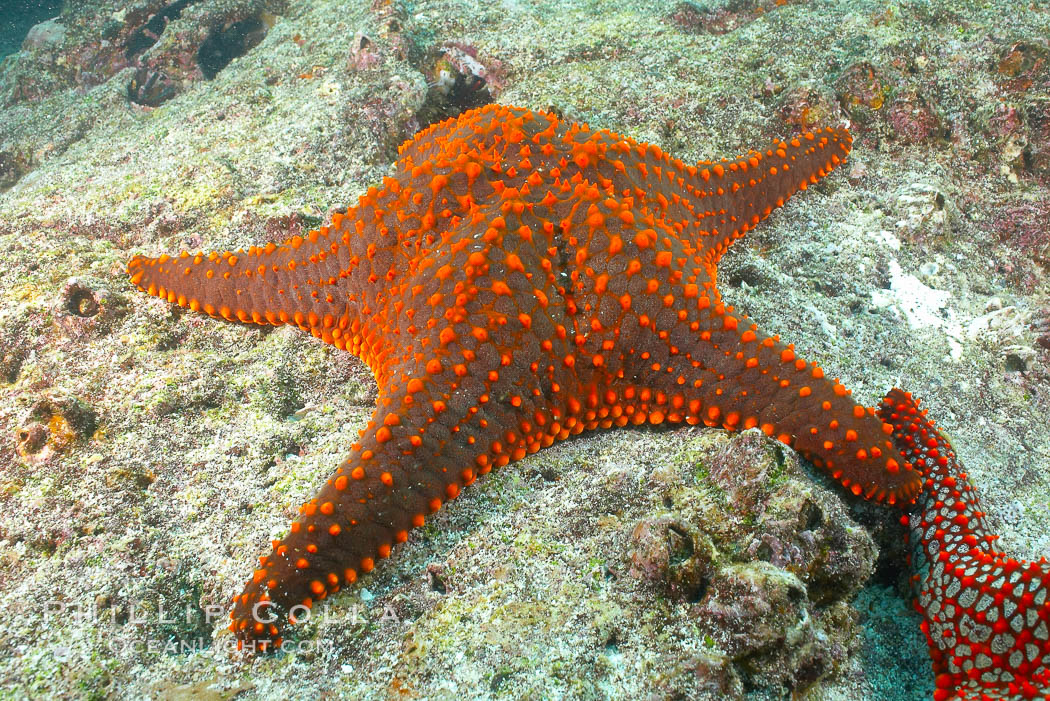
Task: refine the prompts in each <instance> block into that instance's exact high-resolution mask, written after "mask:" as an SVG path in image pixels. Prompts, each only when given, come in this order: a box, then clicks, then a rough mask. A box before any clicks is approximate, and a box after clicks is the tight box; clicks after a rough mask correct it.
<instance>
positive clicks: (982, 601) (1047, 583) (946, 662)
mask: <svg viewBox="0 0 1050 701" xmlns="http://www.w3.org/2000/svg"><path fill="white" fill-rule="evenodd" d="M878 412H879V415H880V416H881V417H882V419H883V420H884V421H887V422H888V423H890V424H891V425H892V426H893V429H894V433H893V438H894V441H895V442H896V444H897V445H898V447H900V449H901V450H902V451H903V452H904V454H905V455H906V456H907V457H908V459H909V460H911V461H912V463H913V464H914V465H915V468H916V470H918V471H920V472H921V473H922V475H923V478H924V490H923V493H922V496H921V497H920V498H919V509H917V510H916V511H915V512H914V513H912V514H911V515H910V516H905V517H903V518H902V521H903V523H904V525H906V526H908V528H909V530H910V534H911V535H910V538H911V541H912V553H911V556H910V559H911V566H912V571H913V572H914V573H915V574H914V576H913V577H912V584H913V587H914V589H915V594H916V601H915V606H916V608H917V609H918V610H919V612H920V613H921V614H922V615H923V617H924V619H925V620H923V623H922V630H923V632H924V633H925V634H926V640H927V642H928V643H929V646H930V656H931V657H932V659H933V669H934V673H935V674H936V683H937V690H936V692H935V693H934V699H935V700H936V701H948V700H949V699H958V700H960V701H961V700H964V699H987V700H989V701H992V700H998V699H1003V700H1007V699H1011V700H1012V699H1035V698H1041V699H1042V698H1047V697H1050V600H1048V599H1050V562H1047V560H1046V558H1045V557H1044V558H1042V559H1040V560H1039V561H1038V562H1025V561H1023V560H1015V559H1013V558H1011V557H1009V556H1008V555H1006V554H1005V553H1003V552H1001V551H1000V550H999V549H998V548H997V547H996V545H995V542H996V540H998V536H995V535H992V533H991V531H990V530H989V529H988V525H987V522H986V520H985V514H984V512H983V511H982V510H981V505H980V502H979V500H978V499H977V492H976V491H975V490H974V487H973V485H972V484H970V480H969V476H968V475H967V473H966V471H965V470H964V469H963V467H962V465H961V463H960V462H959V460H958V457H957V456H956V454H955V451H954V450H953V449H952V446H951V443H949V442H948V439H947V438H945V436H944V434H943V433H942V432H941V431H940V429H938V428H937V427H936V426H935V425H934V422H933V421H931V420H930V419H929V418H927V416H926V411H925V410H921V411H920V410H919V402H918V400H917V399H914V398H913V397H912V396H911V394H910V393H907V392H904V391H902V390H899V389H894V390H891V391H890V393H889V394H887V395H886V398H885V399H884V400H883V401H882V404H881V405H880V406H879V410H878Z"/></svg>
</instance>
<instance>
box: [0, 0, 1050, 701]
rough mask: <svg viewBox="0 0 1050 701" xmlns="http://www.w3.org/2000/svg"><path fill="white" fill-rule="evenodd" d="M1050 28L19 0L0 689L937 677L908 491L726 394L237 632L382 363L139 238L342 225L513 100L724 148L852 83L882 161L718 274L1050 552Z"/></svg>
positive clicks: (763, 233)
mask: <svg viewBox="0 0 1050 701" xmlns="http://www.w3.org/2000/svg"><path fill="white" fill-rule="evenodd" d="M1048 36H1050V8H1048V6H1047V5H1046V4H1045V3H1037V2H1030V1H1026V2H1011V1H1004V2H995V3H989V2H977V1H973V0H971V1H964V2H955V1H949V0H899V1H896V2H883V1H881V0H880V1H878V2H876V1H875V0H824V1H821V2H814V1H807V0H788V1H784V0H711V1H709V2H691V1H688V0H686V1H681V0H665V1H657V2H648V1H642V0H637V1H632V0H627V1H625V2H601V1H599V0H569V1H566V2H562V1H557V2H555V1H550V2H544V1H542V0H527V1H526V0H506V1H505V2H478V1H475V0H429V1H418V2H407V1H406V2H392V1H389V0H369V1H367V2H366V1H361V2H335V1H332V0H318V1H316V2H308V1H306V0H301V1H295V0H174V1H165V0H135V2H131V3H128V2H118V1H116V0H82V1H78V2H67V3H51V4H49V3H24V2H15V3H12V2H3V3H2V4H0V57H2V58H0V271H2V274H0V394H2V398H0V435H2V436H3V437H4V439H3V441H2V442H0V504H2V508H0V610H3V611H5V612H6V613H5V616H4V617H3V619H2V620H0V690H2V691H0V695H4V696H11V697H15V698H18V697H36V696H43V695H48V696H51V695H64V696H72V697H85V698H103V697H107V696H123V695H140V696H156V697H166V698H175V697H184V696H189V695H193V696H198V695H206V696H210V697H212V698H229V697H232V696H235V695H236V696H237V697H238V698H277V697H299V696H305V695H307V694H309V695H314V696H316V695H321V694H328V695H330V696H333V697H339V698H344V697H345V698H375V699H378V698H388V697H393V696H397V697H416V698H449V697H453V696H455V697H464V698H492V697H506V698H521V697H535V698H638V697H653V698H701V699H727V698H728V699H743V698H746V699H756V700H758V699H780V698H785V697H789V696H790V697H792V698H796V699H856V698H862V697H866V698H870V699H888V700H889V699H901V700H905V699H907V700H911V699H917V698H928V697H929V695H930V694H931V693H932V689H933V677H932V672H931V670H930V663H929V657H928V653H927V650H926V644H925V641H924V639H923V637H922V634H921V633H920V631H919V623H920V620H921V619H920V617H919V616H918V615H917V614H916V613H915V612H914V611H913V609H912V606H911V603H910V596H911V595H910V593H909V589H908V576H909V572H908V568H907V565H906V564H905V555H906V551H907V549H906V548H905V547H904V546H903V544H902V542H901V539H902V536H903V529H902V528H901V526H900V524H899V516H900V514H899V513H897V512H894V511H891V510H887V509H881V508H878V507H875V506H872V505H868V504H863V503H856V502H855V501H854V500H852V499H851V498H848V497H847V496H846V495H845V494H844V493H843V492H842V490H840V489H838V488H837V487H836V485H835V484H833V483H832V482H831V481H830V480H826V479H825V478H824V477H823V476H822V475H820V474H819V473H818V472H817V471H815V470H814V469H813V468H812V467H811V466H809V465H807V464H805V463H804V462H802V461H800V460H799V459H798V458H797V456H796V455H795V454H794V453H793V452H792V451H790V450H787V449H783V448H782V447H780V446H779V445H778V444H776V443H775V442H772V441H767V440H765V439H763V438H761V437H759V436H757V435H755V434H754V433H753V432H752V433H743V434H730V433H727V432H725V431H722V430H717V429H707V428H698V427H679V428H670V429H654V428H649V429H637V428H636V429H620V430H614V431H607V432H597V433H594V434H588V435H583V436H581V437H578V438H576V439H574V440H571V441H568V442H565V443H562V444H559V445H556V446H553V447H552V448H549V449H546V450H543V451H540V452H539V453H537V454H535V455H532V456H529V457H527V458H526V459H524V460H522V461H520V462H517V463H512V464H511V465H509V466H507V467H505V468H503V469H501V470H498V471H494V472H493V473H492V474H490V475H487V476H486V477H484V478H483V479H480V480H479V481H478V482H477V484H475V485H474V486H472V487H471V488H470V489H468V490H466V491H465V492H464V494H463V495H462V496H461V497H460V498H459V499H457V500H456V501H455V502H454V503H453V504H451V505H450V506H449V507H448V508H447V509H443V510H442V511H441V512H439V513H438V514H436V515H435V516H434V517H433V518H432V519H429V520H428V522H427V525H426V526H425V527H424V528H422V529H418V530H417V531H414V532H413V533H412V534H411V536H410V538H409V540H408V542H407V543H406V544H404V545H402V546H399V547H398V548H396V549H395V554H394V555H393V556H392V557H391V558H390V559H389V560H388V561H385V562H383V563H381V566H379V567H377V569H376V571H375V572H374V573H372V574H370V575H368V576H367V577H363V578H362V579H361V581H360V582H359V583H358V584H357V585H355V586H353V587H349V588H347V589H346V590H344V591H343V592H341V593H340V594H338V595H337V596H335V597H332V598H330V599H329V600H327V601H325V602H323V603H320V604H318V605H317V606H316V607H315V608H316V612H317V614H318V616H317V617H315V618H312V619H311V620H310V621H308V622H306V623H304V624H303V625H301V626H298V627H297V629H296V634H297V637H298V639H299V641H301V642H302V643H303V644H302V645H299V646H298V647H297V648H296V649H295V650H294V651H293V652H289V653H286V654H282V655H278V656H274V657H264V658H261V659H257V660H254V661H243V660H240V659H239V658H237V657H236V656H234V655H231V654H230V652H229V649H228V646H229V644H230V641H231V638H232V636H230V635H229V633H228V632H227V631H226V630H225V625H226V618H225V615H226V606H227V605H228V603H229V601H230V599H231V597H232V596H233V595H234V594H235V593H237V592H239V591H240V588H241V585H242V584H243V581H244V579H245V578H247V577H249V576H250V575H251V571H252V567H253V563H254V561H255V560H254V558H255V557H256V556H257V555H258V554H259V553H260V552H262V551H263V549H264V548H266V547H267V544H268V543H269V542H270V539H271V538H277V537H280V536H281V535H283V534H284V532H285V529H286V528H287V524H288V521H289V520H290V519H291V518H292V517H294V515H295V509H296V507H297V506H298V505H299V504H300V503H302V502H303V501H304V500H306V499H309V498H310V497H311V496H313V494H314V492H315V489H316V487H317V485H318V484H320V483H321V482H323V480H324V479H325V478H326V477H327V476H328V475H329V473H330V472H331V470H332V468H333V467H334V466H335V465H336V464H338V463H339V462H340V461H341V460H342V459H343V457H344V454H345V452H346V450H347V447H348V446H349V445H351V444H352V443H353V442H354V441H355V440H357V436H358V431H359V430H360V429H362V428H363V427H364V426H365V425H366V423H367V421H368V417H369V416H370V414H371V410H372V403H373V402H374V399H375V385H374V383H373V382H372V379H371V375H370V373H369V371H368V370H367V368H365V367H364V366H363V364H361V363H360V362H358V361H357V360H356V359H354V358H351V357H350V356H349V355H348V354H346V353H342V352H340V351H338V350H336V349H334V348H332V347H330V346H326V345H323V344H321V343H318V342H316V341H314V340H313V339H311V338H309V337H305V336H304V335H302V334H300V333H298V332H295V331H293V330H291V329H287V328H283V329H263V328H259V327H242V326H238V325H234V324H224V323H218V322H216V321H213V320H211V319H208V318H206V317H203V316H199V315H195V314H191V313H183V312H182V311H181V310H178V309H173V308H171V307H170V306H169V305H167V304H164V303H162V302H161V301H159V300H156V299H153V298H149V297H147V296H146V295H143V294H140V293H138V292H137V291H135V290H134V289H133V287H132V286H131V285H130V284H129V283H128V281H127V276H126V274H125V265H126V263H127V260H128V259H129V258H130V257H131V256H132V255H134V254H136V253H145V254H148V255H158V254H159V253H161V252H174V251H178V250H182V249H187V250H190V251H197V250H202V249H203V250H237V249H238V248H247V247H248V246H251V245H258V244H263V243H264V242H268V241H282V240H284V239H286V238H288V237H290V236H292V235H297V234H302V233H303V232H305V231H308V230H309V229H310V228H316V227H317V226H319V225H321V224H323V223H325V222H327V220H328V218H329V217H330V215H331V213H332V212H333V211H335V210H336V209H338V208H342V207H345V206H346V205H348V204H351V203H353V202H355V201H356V199H357V198H358V197H360V196H361V195H362V194H363V193H365V191H366V190H367V188H368V187H369V186H372V185H376V184H378V183H380V181H381V180H382V178H383V177H384V176H386V175H389V174H390V173H391V171H392V164H393V162H394V160H395V158H396V154H397V147H398V145H399V144H400V143H402V142H403V141H404V140H406V139H408V138H411V137H412V135H413V134H415V133H416V132H417V131H418V130H419V129H421V128H423V127H425V126H427V125H428V124H431V123H434V122H437V121H440V120H442V119H445V118H448V117H452V116H455V115H456V114H458V113H460V112H461V111H463V110H465V109H470V108H473V107H477V106H479V105H482V104H486V103H488V102H500V103H505V104H514V105H521V106H526V107H530V108H534V109H543V110H551V111H554V112H555V113H557V114H559V115H561V116H562V117H563V118H565V119H568V120H578V121H585V122H587V123H588V124H590V125H591V126H592V127H593V128H608V129H612V130H614V131H616V132H619V133H622V134H624V135H628V136H630V137H632V138H635V139H638V140H640V141H647V142H651V143H655V144H658V145H659V146H660V147H661V148H663V149H664V150H665V151H667V152H669V153H671V154H672V155H674V156H676V157H678V158H681V159H683V160H685V161H687V162H693V161H697V160H700V159H710V158H716V157H722V156H731V155H735V154H737V153H741V152H745V151H746V150H747V149H748V148H752V147H755V146H757V145H762V144H766V143H768V142H769V141H770V139H772V138H773V137H775V136H776V137H788V136H791V135H793V134H797V133H799V132H800V131H804V130H805V129H807V128H810V127H813V126H819V125H827V124H839V123H843V122H848V123H849V124H850V126H851V129H852V131H853V134H854V137H855V139H856V142H855V145H854V151H853V153H852V154H851V156H850V160H849V162H848V163H847V165H846V166H845V167H844V168H842V169H840V171H839V172H837V173H836V174H835V175H833V176H832V177H830V178H828V179H827V180H826V181H824V182H822V183H821V184H820V185H819V186H816V187H814V188H812V189H811V191H809V192H807V193H806V194H805V196H803V197H799V198H797V199H795V200H792V201H791V202H790V203H789V204H788V205H787V206H786V207H785V208H784V209H783V210H781V211H779V212H778V213H777V214H775V215H774V216H773V217H771V219H770V220H769V221H768V222H766V223H765V224H764V225H763V226H762V227H760V228H759V229H757V230H756V231H755V232H753V233H752V234H750V235H749V236H748V238H746V239H744V240H742V241H740V242H739V243H737V244H736V245H735V246H734V249H733V250H732V252H730V253H729V254H728V255H727V257H726V259H725V260H724V262H723V264H722V268H721V273H720V283H721V289H722V292H723V294H724V295H725V297H726V299H727V300H728V301H729V302H731V303H732V304H734V305H735V306H737V307H738V308H739V309H741V310H742V311H743V312H744V313H746V314H748V315H749V316H751V317H753V318H754V319H755V320H756V322H757V323H758V324H759V325H760V327H761V328H763V329H765V330H767V331H770V332H776V333H779V334H781V335H782V336H783V338H784V339H786V340H789V341H792V342H794V343H795V344H796V347H797V349H798V351H799V355H800V356H802V357H804V358H807V359H811V360H816V361H818V362H819V363H820V365H821V366H822V367H824V368H825V369H826V371H827V372H828V373H829V375H832V376H838V377H841V378H842V381H843V383H844V384H845V385H846V386H847V387H849V388H851V389H852V390H853V392H854V394H855V396H856V397H858V399H859V400H860V401H862V402H864V403H866V404H869V405H870V404H873V403H875V402H876V401H877V400H878V399H879V398H881V397H882V396H883V394H884V393H885V391H886V390H887V389H889V388H890V387H892V386H903V387H905V388H906V389H909V390H911V391H914V392H915V393H916V394H918V395H919V396H921V397H923V398H924V406H929V407H930V411H931V414H932V415H933V416H935V417H937V420H938V422H939V423H940V424H941V425H943V426H944V427H945V428H946V429H947V430H948V432H949V433H950V434H951V438H952V442H953V444H954V446H955V448H956V450H957V451H958V452H959V454H960V455H961V457H962V460H963V462H964V463H965V464H966V465H967V467H968V470H969V473H970V476H971V479H972V480H973V482H974V483H975V484H976V485H977V488H978V490H979V491H980V494H981V496H982V499H983V503H984V506H985V508H986V510H987V511H988V512H989V518H990V520H991V523H992V525H993V526H994V530H995V532H997V533H1000V534H1002V536H1003V541H1002V545H1003V547H1004V549H1006V550H1007V551H1009V552H1011V553H1012V554H1014V555H1017V556H1019V557H1025V558H1028V559H1038V558H1039V557H1040V556H1042V555H1044V554H1046V553H1048V552H1050V424H1048V422H1047V421H1046V416H1047V415H1048V412H1050V286H1048V283H1047V266H1048V265H1050V235H1048V233H1047V221H1048V220H1050V191H1048V189H1047V184H1048V181H1050V45H1048V42H1047V37H1048ZM209 607H214V608H215V609H217V610H219V611H220V615H218V616H217V617H215V618H213V619H210V620H209V617H208V613H209V611H210V610H211V609H210V608H209ZM322 614H324V615H322Z"/></svg>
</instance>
